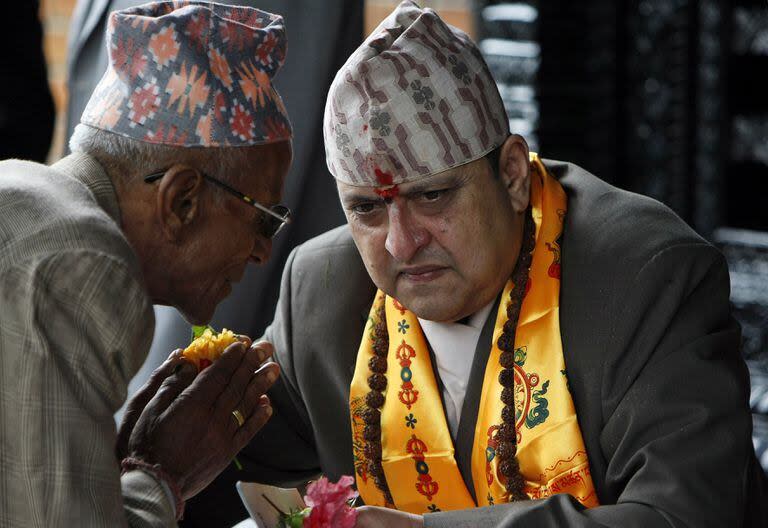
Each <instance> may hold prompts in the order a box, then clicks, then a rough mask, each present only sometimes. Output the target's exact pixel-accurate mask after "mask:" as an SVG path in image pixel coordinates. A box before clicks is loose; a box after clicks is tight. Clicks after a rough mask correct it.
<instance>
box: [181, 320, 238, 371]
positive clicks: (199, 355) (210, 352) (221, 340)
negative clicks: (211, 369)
mask: <svg viewBox="0 0 768 528" xmlns="http://www.w3.org/2000/svg"><path fill="white" fill-rule="evenodd" d="M236 341H237V336H236V335H235V334H234V333H233V332H232V331H231V330H227V329H226V328H224V329H223V330H222V331H221V332H220V333H218V334H215V333H213V332H212V331H211V330H210V329H206V330H205V332H203V335H201V336H200V337H198V338H197V339H195V340H194V341H192V342H191V343H190V344H189V346H188V347H187V348H185V349H184V352H183V355H184V357H185V358H187V359H188V360H189V361H191V362H192V363H194V364H195V366H196V367H197V370H198V371H201V370H203V369H204V368H206V367H208V366H210V365H211V363H213V362H214V361H216V360H217V359H219V356H221V354H222V353H223V352H224V349H225V348H227V347H228V346H229V345H231V344H232V343H234V342H236Z"/></svg>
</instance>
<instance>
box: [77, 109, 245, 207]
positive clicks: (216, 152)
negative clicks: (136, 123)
mask: <svg viewBox="0 0 768 528" xmlns="http://www.w3.org/2000/svg"><path fill="white" fill-rule="evenodd" d="M69 148H70V150H71V151H72V152H83V153H85V154H89V155H91V156H93V157H94V158H96V159H97V160H98V161H99V163H101V164H102V165H103V166H104V168H105V169H106V171H107V173H108V174H109V175H110V177H111V178H119V179H120V180H121V182H122V183H124V184H132V183H141V182H142V181H143V177H144V176H147V175H148V174H151V173H153V172H159V171H162V170H164V169H167V168H169V167H171V166H172V165H174V164H177V163H182V164H188V165H190V166H191V167H194V168H196V169H198V170H200V171H201V172H204V173H205V174H207V175H209V176H213V177H214V178H218V179H220V180H223V181H227V182H230V183H235V182H232V179H233V177H234V175H236V174H238V171H242V169H243V167H248V166H249V158H248V152H247V149H244V148H238V147H220V148H219V147H217V148H210V147H173V146H168V145H158V144H155V143H147V142H145V141H138V140H135V139H131V138H128V137H125V136H121V135H119V134H115V133H113V132H108V131H105V130H101V129H98V128H94V127H92V126H88V125H83V124H82V123H81V124H79V125H77V126H76V127H75V131H74V133H73V134H72V137H71V138H70V140H69ZM217 195H218V193H217Z"/></svg>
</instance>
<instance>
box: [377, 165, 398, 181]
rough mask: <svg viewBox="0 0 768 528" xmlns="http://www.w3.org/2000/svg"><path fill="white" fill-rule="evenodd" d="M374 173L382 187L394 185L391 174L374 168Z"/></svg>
mask: <svg viewBox="0 0 768 528" xmlns="http://www.w3.org/2000/svg"><path fill="white" fill-rule="evenodd" d="M373 173H374V174H376V181H378V182H379V183H380V184H381V185H392V182H393V181H394V178H393V177H392V175H391V174H390V173H388V172H384V171H383V170H381V169H380V168H378V167H374V168H373Z"/></svg>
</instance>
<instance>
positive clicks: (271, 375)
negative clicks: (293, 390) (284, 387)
mask: <svg viewBox="0 0 768 528" xmlns="http://www.w3.org/2000/svg"><path fill="white" fill-rule="evenodd" d="M276 379H277V372H275V370H274V369H272V370H270V371H269V372H267V381H269V382H270V383H272V382H273V381H275V380H276Z"/></svg>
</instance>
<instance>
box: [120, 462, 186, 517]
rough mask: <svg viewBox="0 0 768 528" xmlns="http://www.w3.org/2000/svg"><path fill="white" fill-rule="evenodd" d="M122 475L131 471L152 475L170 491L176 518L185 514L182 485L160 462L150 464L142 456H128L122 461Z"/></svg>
mask: <svg viewBox="0 0 768 528" xmlns="http://www.w3.org/2000/svg"><path fill="white" fill-rule="evenodd" d="M120 468H121V475H122V474H125V473H127V472H129V471H135V470H139V471H143V472H145V473H147V474H149V475H151V476H152V477H153V478H155V480H157V481H158V483H160V485H161V486H163V489H164V490H165V491H170V497H169V499H170V502H171V503H172V504H173V507H174V510H175V513H176V520H179V519H181V518H182V517H183V516H184V498H183V495H182V493H181V487H180V486H179V483H178V481H177V480H176V479H174V478H173V477H172V476H171V475H169V474H168V473H167V472H166V471H165V470H163V468H162V467H161V466H160V464H150V463H149V462H145V461H144V460H142V459H141V458H136V457H126V458H124V459H123V460H122V462H121V463H120Z"/></svg>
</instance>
